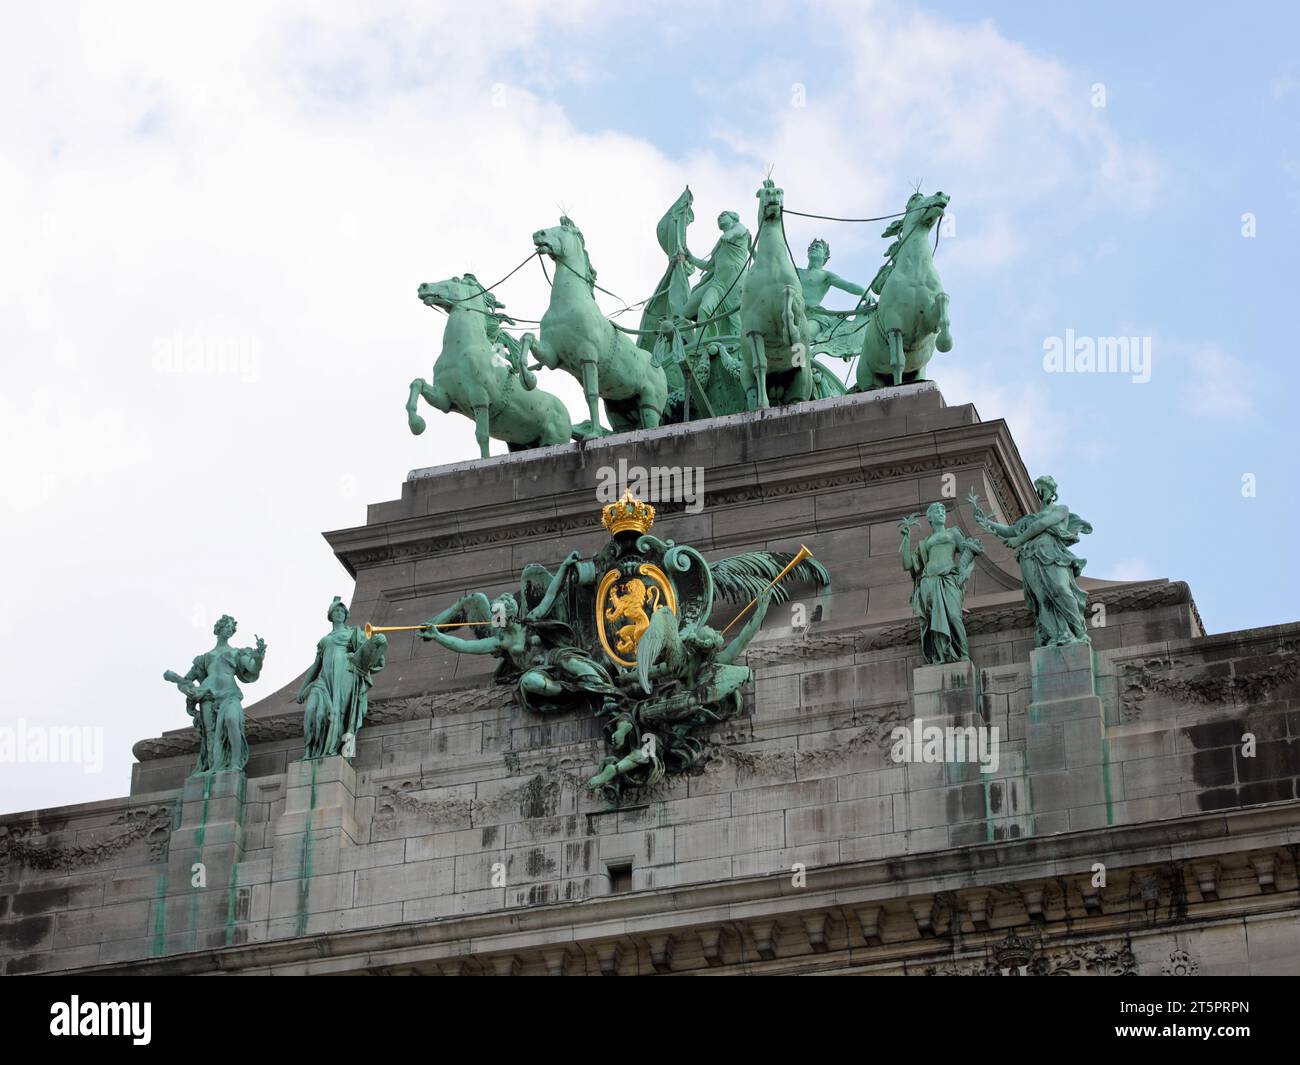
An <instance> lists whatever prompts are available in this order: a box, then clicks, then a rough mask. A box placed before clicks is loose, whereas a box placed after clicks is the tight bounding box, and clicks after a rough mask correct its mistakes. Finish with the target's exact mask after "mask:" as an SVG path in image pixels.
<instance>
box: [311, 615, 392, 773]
mask: <svg viewBox="0 0 1300 1065" xmlns="http://www.w3.org/2000/svg"><path fill="white" fill-rule="evenodd" d="M326 617H328V619H329V621H330V623H331V625H332V626H333V628H332V629H331V630H330V632H329V633H327V634H326V635H325V636H322V637H321V639H320V641H319V642H318V643H317V644H316V660H315V661H314V662H313V663H312V664H311V668H310V669H308V670H307V676H306V678H304V680H303V682H302V687H301V688H299V690H298V702H300V703H306V704H307V705H306V710H305V711H304V713H303V723H302V734H303V741H304V749H303V757H304V758H326V757H329V756H331V755H335V754H340V753H343V754H349V753H350V751H351V748H352V745H351V744H350V743H347V742H346V740H347V738H348V737H351V738H352V739H353V740H355V738H356V735H357V733H358V732H360V731H361V725H362V722H363V721H364V720H365V716H366V709H367V699H366V696H367V693H368V692H369V691H370V686H371V685H372V684H373V683H374V678H375V674H376V673H378V672H379V671H380V670H381V669H383V668H384V652H385V651H386V650H387V647H388V639H387V637H386V636H384V634H383V633H378V634H376V635H375V636H373V637H371V638H370V639H369V640H367V639H366V636H365V633H364V631H362V630H361V629H359V628H356V627H355V626H348V625H347V624H346V622H347V619H348V608H347V607H346V606H344V605H343V601H342V600H341V599H340V598H339V597H338V596H335V597H334V601H333V602H332V603H330V607H329V610H328V611H327V612H326Z"/></svg>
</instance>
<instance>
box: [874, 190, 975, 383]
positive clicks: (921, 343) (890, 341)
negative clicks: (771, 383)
mask: <svg viewBox="0 0 1300 1065" xmlns="http://www.w3.org/2000/svg"><path fill="white" fill-rule="evenodd" d="M947 206H948V196H947V195H945V194H944V193H942V192H936V193H935V194H934V195H933V196H923V195H921V193H919V192H917V193H915V194H914V195H913V196H911V197H910V198H909V199H908V201H907V210H906V212H905V213H904V215H903V217H902V218H899V219H896V220H895V221H893V222H891V223H890V224H889V226H888V227H887V228H886V229H885V231H884V233H882V234H881V236H884V237H896V238H897V239H896V240H895V241H894V242H893V243H892V244H891V245H890V246H889V248H888V249H887V250H886V252H885V254H886V255H887V256H888V257H889V261H888V262H887V263H885V265H884V266H882V267H881V268H880V272H879V273H878V274H876V277H875V280H873V281H872V282H871V291H872V292H874V293H876V294H877V295H878V296H879V297H880V302H879V305H878V306H877V307H876V308H875V310H874V311H873V313H872V315H871V322H870V324H869V325H868V327H867V328H865V329H864V330H863V331H862V357H861V360H860V361H859V362H858V377H857V386H856V387H857V390H858V391H863V392H865V391H867V390H869V389H873V388H883V387H886V386H888V385H901V384H903V383H904V382H905V381H906V382H912V381H924V380H925V367H926V364H927V363H929V361H930V357H931V356H932V355H933V354H934V352H935V350H936V349H937V350H938V351H950V350H952V334H951V333H950V332H949V331H948V294H947V293H946V292H944V290H943V285H942V284H941V283H940V281H939V273H938V271H937V270H935V268H934V255H933V252H932V250H931V248H930V242H929V235H930V231H931V230H932V229H933V228H934V227H935V225H936V224H937V223H938V222H939V220H940V219H941V218H943V212H944V210H945V209H946V208H947Z"/></svg>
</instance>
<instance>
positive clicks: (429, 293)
mask: <svg viewBox="0 0 1300 1065" xmlns="http://www.w3.org/2000/svg"><path fill="white" fill-rule="evenodd" d="M417 295H419V297H420V302H421V303H423V304H424V305H425V306H426V307H438V308H440V309H441V310H444V311H447V312H451V311H454V310H456V309H458V308H464V309H467V310H478V311H483V310H486V309H487V301H488V299H489V298H490V297H489V294H488V291H487V289H485V288H484V287H483V286H482V285H480V284H479V281H478V278H476V277H475V276H474V275H473V274H466V275H465V276H464V277H449V278H447V280H446V281H426V282H425V283H424V284H423V285H421V286H420V287H419V289H417Z"/></svg>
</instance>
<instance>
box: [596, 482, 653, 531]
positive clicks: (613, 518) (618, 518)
mask: <svg viewBox="0 0 1300 1065" xmlns="http://www.w3.org/2000/svg"><path fill="white" fill-rule="evenodd" d="M600 521H601V524H602V525H604V526H605V528H606V529H608V530H609V534H610V536H617V535H618V534H619V533H621V532H628V531H635V532H637V533H648V532H649V531H650V526H651V525H653V524H654V523H655V508H654V507H652V506H651V505H650V504H649V503H642V502H641V500H639V499H637V497H636V496H634V495H633V494H632V489H630V488H629V489H628V490H627V491H626V492H624V493H623V498H622V499H620V500H619V501H618V502H617V503H610V504H609V505H608V506H606V507H605V509H604V511H603V512H602V514H601V518H600Z"/></svg>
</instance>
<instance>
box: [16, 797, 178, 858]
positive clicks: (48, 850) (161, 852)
mask: <svg viewBox="0 0 1300 1065" xmlns="http://www.w3.org/2000/svg"><path fill="white" fill-rule="evenodd" d="M113 824H114V825H117V826H121V831H120V832H118V833H116V834H115V835H113V836H110V837H108V838H107V839H102V840H99V841H98V842H96V843H94V844H89V845H85V846H80V845H76V846H67V845H66V844H61V843H58V842H57V841H54V840H51V839H50V838H49V837H48V835H47V834H46V833H45V832H43V831H42V830H41V829H40V828H39V827H25V828H24V827H18V826H5V825H0V866H3V865H7V864H10V863H15V864H20V865H24V866H26V867H27V868H28V869H38V870H42V871H48V872H59V873H66V872H71V871H72V870H75V869H90V868H93V867H95V866H96V865H99V864H100V863H101V862H104V861H107V860H108V859H109V858H111V857H112V856H113V855H115V854H118V853H120V852H121V851H124V850H126V848H127V847H129V846H131V844H133V843H135V842H136V841H137V840H145V841H146V842H147V844H148V847H149V860H150V861H155V862H157V861H161V860H162V859H163V858H164V857H166V854H167V841H168V839H169V838H170V836H171V828H172V811H171V810H170V809H169V808H168V807H166V806H149V807H147V808H140V809H136V810H128V811H127V812H126V813H124V814H122V816H120V817H118V818H117V819H115V820H114V821H113Z"/></svg>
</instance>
